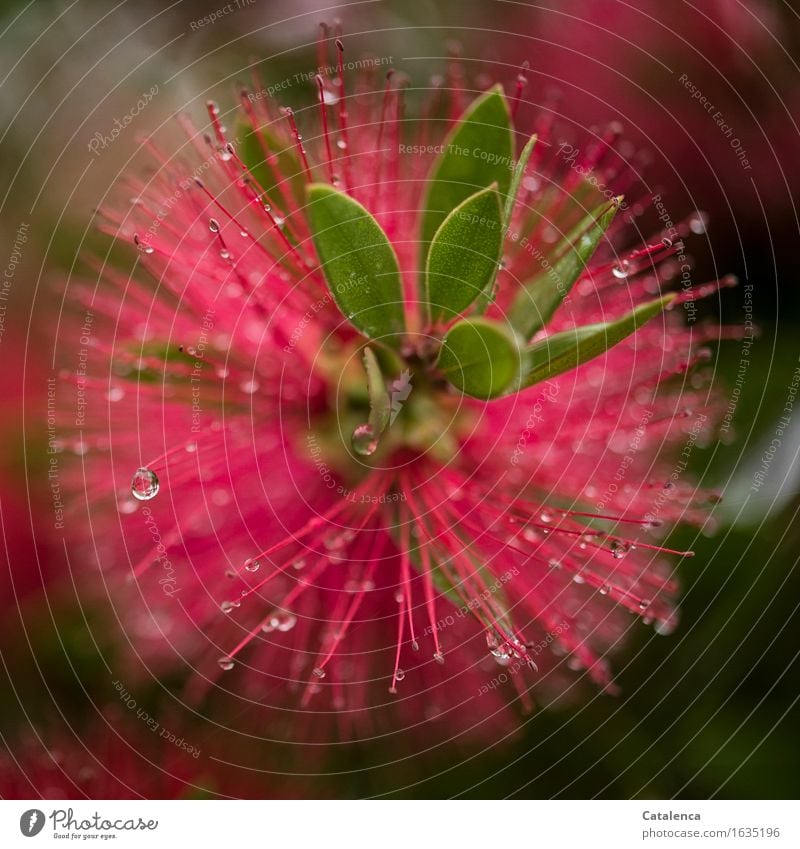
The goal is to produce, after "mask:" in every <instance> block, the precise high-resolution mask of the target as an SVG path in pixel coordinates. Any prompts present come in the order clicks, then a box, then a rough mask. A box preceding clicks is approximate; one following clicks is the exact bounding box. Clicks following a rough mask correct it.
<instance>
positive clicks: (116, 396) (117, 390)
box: [106, 386, 125, 403]
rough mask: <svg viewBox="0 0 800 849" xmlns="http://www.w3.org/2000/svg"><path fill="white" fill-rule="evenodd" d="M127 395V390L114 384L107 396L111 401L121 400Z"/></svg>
mask: <svg viewBox="0 0 800 849" xmlns="http://www.w3.org/2000/svg"><path fill="white" fill-rule="evenodd" d="M124 397H125V390H124V389H122V387H120V386H112V387H111V389H109V390H108V392H106V398H107V399H108V400H109V401H111V402H112V403H113V402H114V401H121V400H122V399H123V398H124Z"/></svg>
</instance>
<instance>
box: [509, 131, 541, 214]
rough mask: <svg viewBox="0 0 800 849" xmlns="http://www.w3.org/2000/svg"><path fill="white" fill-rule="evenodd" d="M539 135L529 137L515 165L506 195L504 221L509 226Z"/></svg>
mask: <svg viewBox="0 0 800 849" xmlns="http://www.w3.org/2000/svg"><path fill="white" fill-rule="evenodd" d="M538 140H539V136H538V135H536V133H534V134H533V135H532V136H531V137H530V138H529V139H528V142H527V144H526V145H525V147H523V148H522V153H520V155H519V159H518V160H517V164H516V166H515V167H514V173H513V174H512V175H511V185H510V186H509V189H508V195H507V196H506V205H505V207H504V209H503V223H504V224H505V225H506V227H507V226H508V224H509V222H510V221H511V213H512V212H513V211H514V204H515V203H516V200H517V195H518V194H519V187H520V186H521V185H522V178H523V177H524V176H525V169H526V168H527V167H528V160H529V159H530V158H531V154H532V153H533V149H534V147H536V142H537V141H538Z"/></svg>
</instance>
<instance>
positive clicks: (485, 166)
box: [420, 86, 514, 267]
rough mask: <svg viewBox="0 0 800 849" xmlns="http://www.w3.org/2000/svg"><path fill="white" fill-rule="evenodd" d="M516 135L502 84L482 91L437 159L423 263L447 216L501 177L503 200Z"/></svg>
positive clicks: (430, 185)
mask: <svg viewBox="0 0 800 849" xmlns="http://www.w3.org/2000/svg"><path fill="white" fill-rule="evenodd" d="M513 167H514V139H513V136H512V133H511V115H510V113H509V111H508V104H507V103H506V99H505V97H504V96H503V91H502V88H501V87H500V86H495V87H494V88H492V89H490V90H489V91H487V92H485V93H484V94H482V95H481V96H480V97H478V98H477V99H476V100H475V101H474V102H473V103H472V104H471V105H470V106H469V107H468V108H467V110H466V112H465V113H464V115H463V116H462V117H461V119H460V121H459V122H458V124H456V126H455V127H454V128H453V129H452V130H451V131H450V133H449V134H448V136H447V138H446V139H445V141H444V144H443V152H442V153H441V154H440V155H439V157H438V158H437V160H436V162H435V163H434V166H433V170H432V172H431V176H430V179H429V182H428V187H427V191H426V193H425V200H424V205H423V210H424V212H423V216H422V228H421V232H420V239H421V258H422V260H421V263H420V264H421V265H422V266H423V267H424V264H425V263H424V258H425V253H426V251H427V249H428V244H429V243H430V241H431V240H432V239H433V236H434V234H435V233H436V231H437V230H438V229H439V227H440V226H441V224H442V222H443V221H444V219H445V218H446V217H447V216H448V215H449V214H450V212H451V211H452V210H454V209H455V208H456V207H457V206H458V205H459V204H460V203H461V202H462V201H463V200H465V199H466V198H468V197H469V196H470V195H472V194H474V193H475V192H476V191H477V190H479V189H485V188H488V187H489V186H491V185H492V183H497V187H498V191H499V192H500V195H501V198H502V202H505V196H506V193H507V192H508V189H509V186H510V184H511V172H512V170H513Z"/></svg>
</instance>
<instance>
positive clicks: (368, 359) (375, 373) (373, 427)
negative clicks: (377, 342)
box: [352, 348, 392, 456]
mask: <svg viewBox="0 0 800 849" xmlns="http://www.w3.org/2000/svg"><path fill="white" fill-rule="evenodd" d="M364 370H365V371H366V373H367V392H368V394H369V420H368V421H367V422H366V423H365V424H361V425H359V426H358V427H357V428H356V429H355V430H354V431H353V439H352V445H353V450H354V451H355V452H356V453H357V454H362V455H364V456H369V455H370V454H374V453H375V451H376V449H377V447H378V439H379V438H380V435H381V434H382V433H383V432H384V430H386V425H388V424H389V417H390V416H391V413H392V401H391V399H390V397H389V392H388V390H387V389H386V383H385V382H384V379H383V374H382V372H381V367H380V365H379V364H378V359H377V357H376V356H375V354H374V352H373V351H372V349H371V348H364Z"/></svg>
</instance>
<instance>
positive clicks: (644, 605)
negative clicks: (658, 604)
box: [639, 598, 650, 610]
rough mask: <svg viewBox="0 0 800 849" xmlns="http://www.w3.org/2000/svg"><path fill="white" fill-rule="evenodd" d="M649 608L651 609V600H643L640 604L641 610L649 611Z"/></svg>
mask: <svg viewBox="0 0 800 849" xmlns="http://www.w3.org/2000/svg"><path fill="white" fill-rule="evenodd" d="M648 607H650V599H649V598H643V599H642V600H641V601H640V602H639V610H647V608H648Z"/></svg>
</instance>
